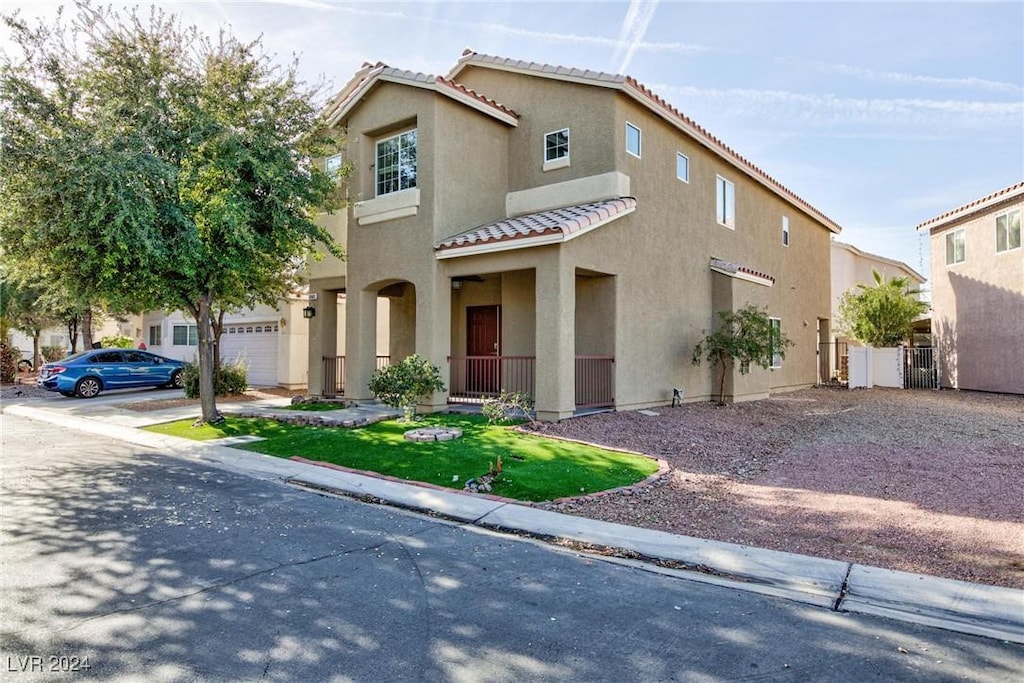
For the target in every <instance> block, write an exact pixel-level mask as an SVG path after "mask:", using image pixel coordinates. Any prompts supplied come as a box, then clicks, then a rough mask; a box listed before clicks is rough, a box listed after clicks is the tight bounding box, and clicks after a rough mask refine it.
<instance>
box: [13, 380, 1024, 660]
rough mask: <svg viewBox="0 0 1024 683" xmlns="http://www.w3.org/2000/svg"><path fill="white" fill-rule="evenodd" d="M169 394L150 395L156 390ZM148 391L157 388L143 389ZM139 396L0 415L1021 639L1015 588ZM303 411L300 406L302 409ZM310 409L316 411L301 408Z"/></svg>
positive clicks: (382, 415) (272, 407)
mask: <svg viewBox="0 0 1024 683" xmlns="http://www.w3.org/2000/svg"><path fill="white" fill-rule="evenodd" d="M169 397H173V396H168V395H166V394H165V395H161V396H159V398H160V399H163V398H169ZM153 398H157V397H153ZM131 400H139V398H138V395H137V394H135V395H131V396H129V395H121V396H117V395H113V394H111V395H104V396H102V397H100V398H99V399H94V400H90V401H76V400H70V399H69V400H62V399H58V400H54V399H47V400H39V401H27V402H25V403H21V404H14V405H5V406H3V408H2V411H3V412H4V413H9V414H12V415H21V416H24V417H28V418H31V419H34V420H39V421H42V422H48V423H51V424H57V425H61V426H64V427H67V428H71V429H77V430H80V431H83V432H88V433H93V434H101V435H103V436H107V437H111V438H116V439H121V440H124V441H128V442H131V443H135V444H138V445H140V446H145V447H147V448H153V449H159V450H160V451H161V452H163V453H169V454H174V455H178V456H181V457H185V458H190V459H199V460H202V461H204V462H207V463H212V464H215V465H217V466H220V467H223V468H225V469H228V470H232V471H235V472H240V473H244V474H247V475H249V476H255V477H258V478H263V479H270V480H277V481H284V482H287V483H289V484H292V485H297V486H303V487H306V488H310V489H314V490H317V491H322V492H327V493H336V494H341V495H348V496H355V497H359V498H364V499H368V500H383V501H385V502H387V503H389V504H392V505H396V506H400V507H404V508H408V509H411V510H416V511H423V512H430V513H433V514H441V515H444V516H445V517H448V518H449V519H452V520H456V521H459V522H463V523H465V524H469V525H475V526H478V527H485V528H489V529H497V530H502V531H510V532H515V533H521V534H528V535H531V536H534V537H540V538H545V539H552V538H558V539H567V540H570V541H575V542H578V543H581V544H585V545H590V546H598V547H601V548H608V549H612V550H620V551H626V552H624V553H621V554H634V553H635V554H636V555H639V556H640V557H641V558H642V559H630V560H625V559H617V558H615V557H608V558H606V559H608V560H609V561H614V562H621V563H625V564H632V565H636V566H641V567H643V568H645V569H648V570H650V571H658V572H663V573H669V574H675V575H678V576H680V577H684V578H687V579H691V580H695V581H702V582H706V583H712V584H718V585H723V586H729V587H732V588H736V589H740V590H746V591H751V592H755V593H761V594H766V595H773V596H778V597H782V598H786V599H789V600H795V601H799V602H803V603H808V604H811V605H816V606H819V607H822V608H826V609H830V610H836V611H841V612H856V613H862V614H872V615H878V616H884V617H889V618H893V619H898V620H901V621H908V622H912V623H917V624H922V625H926V626H933V627H937V628H943V629H947V630H951V631H957V632H961V633H968V634H973V635H979V636H985V637H989V638H996V639H999V640H1006V641H1010V642H1016V643H1024V591H1021V590H1015V589H1010V588H1001V587H996V586H987V585H982V584H975V583H968V582H964V581H954V580H951V579H943V578H937V577H932V576H926V575H921V574H911V573H907V572H898V571H892V570H888V569H880V568H877V567H869V566H864V565H858V564H850V563H847V562H839V561H835V560H826V559H820V558H814V557H808V556H804V555H796V554H793V553H785V552H779V551H774V550H765V549H760V548H752V547H748V546H741V545H735V544H731V543H721V542H717V541H708V540H704V539H697V538H690V537H686V536H678V535H674V534H669V533H665V532H661V531H652V530H648V529H641V528H636V527H630V526H624V525H620V524H612V523H609V522H600V521H595V520H590V519H586V518H583V517H577V516H572V515H565V514H561V513H557V512H551V511H548V510H542V509H538V508H536V507H532V506H530V505H526V504H514V503H510V502H507V501H501V500H492V499H487V498H483V497H478V496H475V495H472V494H467V493H463V492H460V491H455V490H452V491H447V490H439V489H436V488H426V487H423V486H417V485H415V484H408V483H400V482H396V481H393V480H389V479H384V478H380V477H375V476H369V475H365V474H358V473H353V472H345V471H340V470H336V469H331V468H328V467H322V466H318V465H311V464H307V463H301V462H295V461H291V460H284V459H281V458H276V457H272V456H266V455H261V454H258V453H251V452H247V451H241V450H237V449H233V448H230V447H228V446H227V445H224V444H220V443H217V442H197V441H191V440H188V439H180V438H177V437H170V436H163V435H159V434H153V433H150V432H146V431H142V430H140V429H138V428H139V427H142V426H145V425H149V424H156V423H160V422H167V421H171V420H176V419H184V418H189V417H195V416H196V415H197V414H198V411H197V408H196V407H195V406H188V407H184V408H172V409H167V410H157V411H150V412H134V411H130V410H126V409H124V408H122V407H119V406H118V404H120V403H125V402H127V401H131ZM287 404H288V399H275V400H268V401H257V402H247V403H241V404H231V403H225V404H222V405H219V408H220V409H221V411H222V412H224V413H233V412H246V413H251V414H262V415H265V416H268V417H270V416H273V415H274V414H275V413H278V412H285V413H287V414H288V415H295V411H283V408H284V406H286V405H287ZM332 413H333V415H332V419H333V420H338V421H341V422H344V421H355V420H358V421H360V422H362V421H377V420H378V419H386V418H387V417H390V416H392V415H394V412H393V411H391V409H389V408H387V407H384V406H361V407H359V408H351V409H345V410H341V411H332ZM306 414H307V415H308V414H310V413H306ZM312 414H314V415H315V414H316V413H312Z"/></svg>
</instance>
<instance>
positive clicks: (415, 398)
mask: <svg viewBox="0 0 1024 683" xmlns="http://www.w3.org/2000/svg"><path fill="white" fill-rule="evenodd" d="M369 389H370V391H371V392H373V395H374V396H376V397H377V398H378V399H380V400H381V401H382V402H384V403H385V404H387V405H389V406H391V407H392V408H401V409H402V411H403V412H404V413H405V419H406V420H411V419H412V418H413V417H415V415H416V404H417V403H418V402H419V401H420V400H421V399H424V398H426V397H427V396H429V395H430V394H432V393H433V392H435V391H444V382H443V381H442V380H441V370H440V368H438V367H437V366H436V365H434V364H433V363H431V362H430V361H429V360H427V359H426V358H420V357H419V356H418V355H416V354H413V355H411V356H408V357H406V358H404V359H403V360H402V362H401V363H396V364H395V365H389V366H387V367H384V368H380V369H378V370H377V371H376V372H374V373H373V377H372V378H371V379H370V384H369Z"/></svg>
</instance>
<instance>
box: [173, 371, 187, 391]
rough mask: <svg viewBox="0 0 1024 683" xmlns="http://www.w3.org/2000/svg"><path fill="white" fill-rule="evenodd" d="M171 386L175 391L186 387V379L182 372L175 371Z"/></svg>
mask: <svg viewBox="0 0 1024 683" xmlns="http://www.w3.org/2000/svg"><path fill="white" fill-rule="evenodd" d="M170 386H172V387H174V388H175V389H183V388H184V387H185V378H184V377H183V376H182V374H181V370H175V371H174V374H173V375H171V384H170Z"/></svg>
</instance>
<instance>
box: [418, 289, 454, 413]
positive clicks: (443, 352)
mask: <svg viewBox="0 0 1024 683" xmlns="http://www.w3.org/2000/svg"><path fill="white" fill-rule="evenodd" d="M433 275H434V277H433V281H432V282H431V283H430V284H426V283H424V286H423V287H422V288H421V289H419V288H418V289H417V292H416V296H417V300H416V353H417V354H419V356H420V357H422V358H426V359H427V360H429V361H430V362H431V363H433V364H434V365H436V366H437V367H438V368H440V370H441V379H442V381H444V385H445V387H448V384H449V383H450V381H451V377H450V372H449V370H448V356H449V355H450V354H451V324H452V323H451V319H452V302H451V287H450V286H449V284H448V278H447V277H446V276H442V275H440V274H438V273H436V272H435V273H434V274H433ZM447 407H448V392H447V391H439V392H436V393H434V394H431V395H430V396H429V397H427V398H426V399H425V400H424V402H423V403H420V404H419V405H418V406H417V408H416V409H417V410H418V411H419V412H421V413H435V412H437V411H440V410H444V409H446V408H447Z"/></svg>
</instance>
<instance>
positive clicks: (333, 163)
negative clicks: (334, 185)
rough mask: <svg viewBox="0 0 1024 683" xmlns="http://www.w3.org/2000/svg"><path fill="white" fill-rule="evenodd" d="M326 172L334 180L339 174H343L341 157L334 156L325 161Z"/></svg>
mask: <svg viewBox="0 0 1024 683" xmlns="http://www.w3.org/2000/svg"><path fill="white" fill-rule="evenodd" d="M324 171H326V172H327V175H329V176H331V177H332V178H337V177H338V174H340V173H341V155H340V154H334V155H332V156H329V157H327V159H326V161H324Z"/></svg>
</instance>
